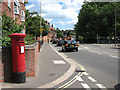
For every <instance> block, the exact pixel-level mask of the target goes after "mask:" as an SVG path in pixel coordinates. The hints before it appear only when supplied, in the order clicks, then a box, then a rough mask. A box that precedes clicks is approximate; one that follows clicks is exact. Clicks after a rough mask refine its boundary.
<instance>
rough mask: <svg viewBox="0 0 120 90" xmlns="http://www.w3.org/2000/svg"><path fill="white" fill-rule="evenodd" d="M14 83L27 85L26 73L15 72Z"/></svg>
mask: <svg viewBox="0 0 120 90" xmlns="http://www.w3.org/2000/svg"><path fill="white" fill-rule="evenodd" d="M13 82H14V83H25V82H26V74H25V72H15V73H13Z"/></svg>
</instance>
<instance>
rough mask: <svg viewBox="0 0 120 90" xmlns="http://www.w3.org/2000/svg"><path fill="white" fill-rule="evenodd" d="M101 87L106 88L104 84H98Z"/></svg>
mask: <svg viewBox="0 0 120 90" xmlns="http://www.w3.org/2000/svg"><path fill="white" fill-rule="evenodd" d="M96 85H97V86H98V87H99V88H106V87H105V86H103V85H102V84H96Z"/></svg>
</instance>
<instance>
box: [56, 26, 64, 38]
mask: <svg viewBox="0 0 120 90" xmlns="http://www.w3.org/2000/svg"><path fill="white" fill-rule="evenodd" d="M56 32H57V37H58V38H63V31H61V30H60V29H59V28H57V29H56Z"/></svg>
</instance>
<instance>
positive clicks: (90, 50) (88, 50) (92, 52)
mask: <svg viewBox="0 0 120 90" xmlns="http://www.w3.org/2000/svg"><path fill="white" fill-rule="evenodd" d="M88 51H89V52H92V53H96V52H95V51H91V50H88Z"/></svg>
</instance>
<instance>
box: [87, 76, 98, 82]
mask: <svg viewBox="0 0 120 90" xmlns="http://www.w3.org/2000/svg"><path fill="white" fill-rule="evenodd" d="M88 79H90V80H91V81H92V82H97V81H96V80H95V79H94V78H92V77H90V76H89V77H88Z"/></svg>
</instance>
